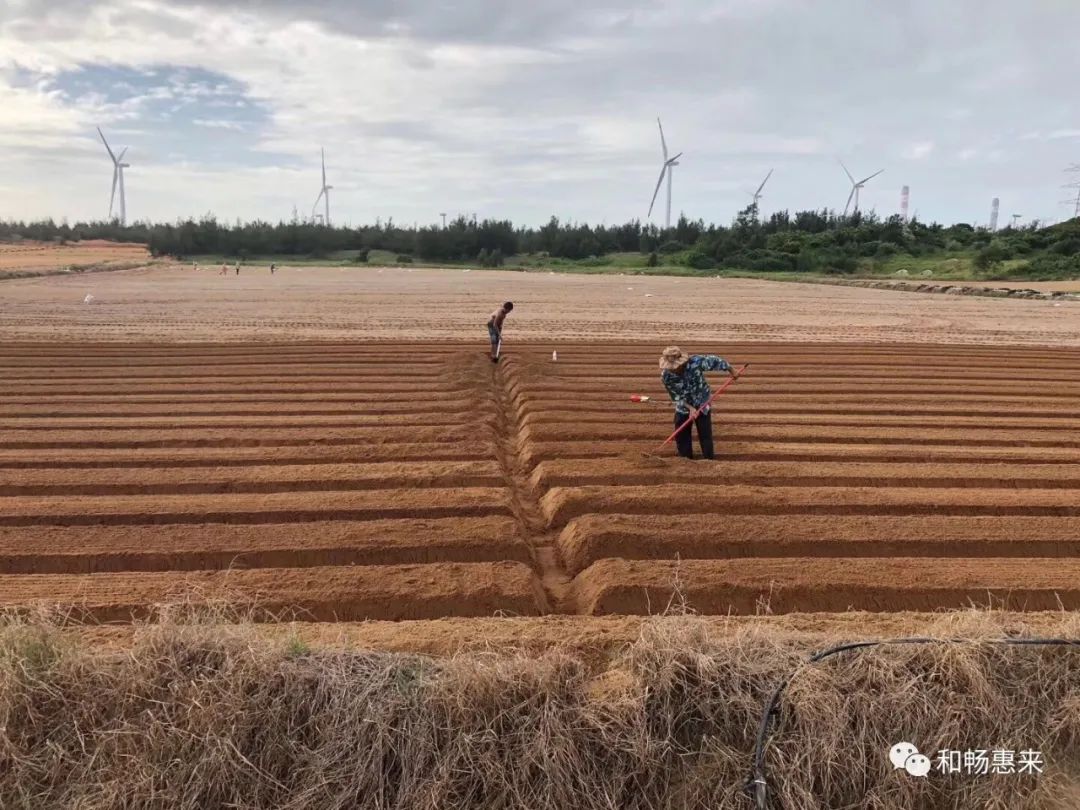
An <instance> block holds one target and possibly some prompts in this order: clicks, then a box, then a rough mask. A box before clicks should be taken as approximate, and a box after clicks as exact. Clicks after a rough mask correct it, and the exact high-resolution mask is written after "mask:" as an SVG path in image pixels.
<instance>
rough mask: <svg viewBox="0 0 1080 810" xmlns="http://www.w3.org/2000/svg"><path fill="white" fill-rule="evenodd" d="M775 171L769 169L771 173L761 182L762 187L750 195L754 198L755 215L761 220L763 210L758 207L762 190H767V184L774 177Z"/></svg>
mask: <svg viewBox="0 0 1080 810" xmlns="http://www.w3.org/2000/svg"><path fill="white" fill-rule="evenodd" d="M773 171H774V169H769V173H768V174H767V175H765V179H764V180H762V181H761V185H760V186H758V187H757V191H755V192H754V193H753V194H751V195H750V196H751V197H753V198H754V213H755V214H756V215H757V217H758V219H761V209H760V208H759V207H758V201H759V200H760V199H761V197H762V194H761V190H762V189H763V188H765V184H766V183H768V182H769V178H770V177H772V173H773Z"/></svg>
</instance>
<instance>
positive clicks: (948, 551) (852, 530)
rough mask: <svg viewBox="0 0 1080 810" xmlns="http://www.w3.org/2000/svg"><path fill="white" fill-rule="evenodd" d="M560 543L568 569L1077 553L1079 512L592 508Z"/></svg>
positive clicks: (567, 530) (1079, 548)
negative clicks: (616, 560) (628, 562)
mask: <svg viewBox="0 0 1080 810" xmlns="http://www.w3.org/2000/svg"><path fill="white" fill-rule="evenodd" d="M559 549H560V551H561V553H562V558H563V559H564V560H565V561H566V565H567V568H568V570H569V571H570V572H571V573H572V574H578V573H580V572H581V571H584V570H585V569H586V568H588V567H589V566H590V565H592V564H593V563H594V562H597V561H598V560H602V559H605V558H608V557H622V558H625V559H635V560H638V559H640V560H647V559H656V560H675V559H681V560H688V559H715V558H720V559H723V558H731V557H1066V558H1077V557H1080V517H999V516H966V517H956V516H939V515H922V516H914V517H913V516H902V517H891V516H882V515H858V516H842V515H828V516H821V515H806V514H798V515H739V514H736V515H731V516H724V515H667V516H658V515H618V514H611V515H608V514H605V515H598V514H590V515H584V516H583V517H579V518H574V519H573V520H571V521H570V522H569V523H568V524H567V525H566V527H565V528H564V529H563V530H562V531H561V532H560V533H559ZM942 564H943V565H948V562H947V561H943V562H942Z"/></svg>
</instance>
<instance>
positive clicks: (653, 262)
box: [645, 250, 660, 267]
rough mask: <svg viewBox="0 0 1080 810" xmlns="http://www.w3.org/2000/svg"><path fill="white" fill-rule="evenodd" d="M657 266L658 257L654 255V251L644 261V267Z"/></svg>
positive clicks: (658, 262)
mask: <svg viewBox="0 0 1080 810" xmlns="http://www.w3.org/2000/svg"><path fill="white" fill-rule="evenodd" d="M659 264H660V257H659V256H657V255H656V251H655V250H654V251H653V252H652V253H650V254H649V258H648V259H646V260H645V266H646V267H657V266H659Z"/></svg>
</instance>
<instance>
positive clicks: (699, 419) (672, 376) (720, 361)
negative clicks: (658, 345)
mask: <svg viewBox="0 0 1080 810" xmlns="http://www.w3.org/2000/svg"><path fill="white" fill-rule="evenodd" d="M706 371H726V372H727V373H728V374H730V375H731V376H732V377H737V376H738V375H737V374H736V373H735V369H733V368H732V367H731V364H730V363H729V362H728V361H727V360H725V359H724V358H722V357H717V356H716V355H715V354H692V355H691V354H687V353H686V352H684V351H683V350H682V349H680V348H679V347H678V346H668V347H667V348H666V349H664V353H663V354H662V355H660V379H661V381H663V383H664V388H666V389H667V392H668V396H670V397H671V401H672V402H674V403H675V427H676V428H678V427H680V426H681V425H682V424H683V423H685V422H686V421H687V420H688V419H689V420H693V421H694V425H696V426H697V432H698V441H699V442H700V443H701V455H703V456H704V457H705V458H709V459H711V458H712V457H713V436H712V415H711V414H710V412H709V411H710V409H709V407H708V405H706V403H707V402H708V401H709V397H711V396H712V391H711V389H710V388H709V383H708V382H706V380H705V372H706ZM694 425H691V426H690V427H688V428H686V429H685V430H683V431H682V432H681V433H680V434H679V435H678V436H676V437H675V446H676V447H677V448H678V451H679V455H680V456H682V457H683V458H693V457H694V439H693V437H692V436H691V435H690V434H691V433H692V432H693V430H694Z"/></svg>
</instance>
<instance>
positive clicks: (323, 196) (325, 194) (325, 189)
mask: <svg viewBox="0 0 1080 810" xmlns="http://www.w3.org/2000/svg"><path fill="white" fill-rule="evenodd" d="M319 154H321V155H322V188H320V189H319V196H318V197H316V198H315V204H314V205H313V206H311V218H312V219H314V218H315V209H316V208H318V207H319V200H322V201H323V202H324V203H325V205H326V214H325V216H324V217H323V223H325V224H326V226H327V227H329V226H330V189H332V188H333V186H328V185H326V150H324V149H320V150H319Z"/></svg>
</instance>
